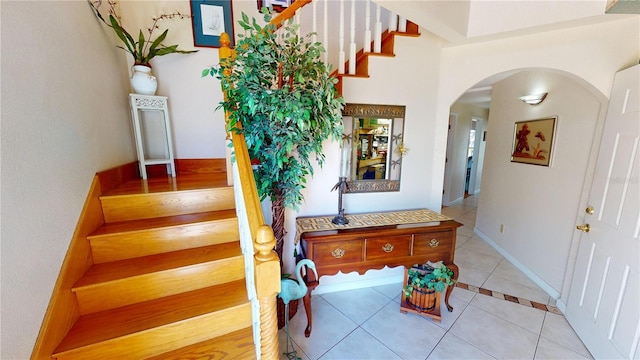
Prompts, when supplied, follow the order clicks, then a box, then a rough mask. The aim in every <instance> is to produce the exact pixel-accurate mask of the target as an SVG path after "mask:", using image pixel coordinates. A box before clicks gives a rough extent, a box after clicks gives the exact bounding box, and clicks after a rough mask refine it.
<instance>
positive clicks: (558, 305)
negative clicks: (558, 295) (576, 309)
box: [556, 300, 567, 314]
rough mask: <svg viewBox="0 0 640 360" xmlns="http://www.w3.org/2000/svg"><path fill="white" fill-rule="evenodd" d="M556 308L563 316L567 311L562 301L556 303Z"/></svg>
mask: <svg viewBox="0 0 640 360" xmlns="http://www.w3.org/2000/svg"><path fill="white" fill-rule="evenodd" d="M556 307H557V308H558V310H560V312H561V313H563V314H565V311H566V310H567V304H565V303H564V302H563V301H562V300H558V301H556Z"/></svg>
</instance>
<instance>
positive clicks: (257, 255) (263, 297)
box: [219, 0, 417, 359]
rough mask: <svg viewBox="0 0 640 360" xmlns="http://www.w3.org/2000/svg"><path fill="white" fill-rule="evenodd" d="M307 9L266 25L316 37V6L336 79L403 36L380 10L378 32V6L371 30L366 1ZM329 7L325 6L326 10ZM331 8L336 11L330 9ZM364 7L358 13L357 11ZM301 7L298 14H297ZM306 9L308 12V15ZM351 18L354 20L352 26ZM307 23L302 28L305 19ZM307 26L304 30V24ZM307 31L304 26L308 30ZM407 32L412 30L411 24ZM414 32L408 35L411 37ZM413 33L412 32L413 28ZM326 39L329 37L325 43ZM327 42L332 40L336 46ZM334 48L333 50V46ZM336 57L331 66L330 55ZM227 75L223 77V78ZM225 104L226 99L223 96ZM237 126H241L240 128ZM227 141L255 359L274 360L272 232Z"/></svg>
mask: <svg viewBox="0 0 640 360" xmlns="http://www.w3.org/2000/svg"><path fill="white" fill-rule="evenodd" d="M346 2H349V3H350V10H349V14H350V23H349V29H350V32H349V39H350V42H349V47H348V49H349V50H348V61H345V58H346V56H347V55H346V51H345V44H344V37H345V31H344V29H345V3H346ZM309 3H312V0H296V1H294V2H293V3H292V4H291V5H290V6H289V7H287V8H286V9H285V10H284V11H283V12H281V13H280V14H278V15H277V16H276V17H274V18H273V19H272V20H271V22H270V23H271V24H274V25H276V28H280V26H281V25H282V23H283V22H284V21H286V20H288V19H291V18H295V21H296V22H297V23H298V24H300V18H301V17H304V18H305V23H304V24H301V31H304V32H313V33H316V34H317V33H319V31H318V28H317V27H318V26H317V23H318V21H317V19H318V18H319V17H320V15H319V11H318V8H319V7H320V6H318V5H319V4H321V6H322V19H321V20H322V24H323V25H322V27H323V28H322V31H321V33H322V34H323V37H322V39H320V40H319V39H317V38H316V37H317V35H316V37H314V39H313V40H314V41H321V42H322V43H323V46H324V48H325V50H326V52H325V55H324V56H325V57H324V61H325V63H327V64H331V63H333V67H334V68H335V65H336V64H337V73H336V74H337V75H338V77H340V78H341V77H342V75H347V76H348V75H354V76H357V75H362V74H358V73H357V69H356V63H357V62H358V59H359V57H361V56H363V55H364V54H370V53H374V54H375V53H385V52H386V51H387V49H385V48H384V46H383V44H382V43H383V41H382V40H383V39H384V37H385V35H386V34H389V33H391V32H394V31H400V32H405V31H407V21H406V19H403V18H400V17H398V16H397V15H395V14H393V13H390V12H388V11H386V10H385V16H386V18H387V21H388V22H389V28H388V30H385V31H384V32H383V31H382V14H383V13H382V11H381V10H383V9H381V7H380V6H379V5H375V15H374V19H375V22H374V24H373V28H372V24H371V15H372V6H371V5H372V4H371V0H365V1H361V0H340V1H339V2H336V1H331V0H315V1H313V3H312V5H313V6H311V7H305V5H307V4H309ZM330 5H331V6H330ZM336 6H338V7H337V8H336ZM363 6H364V8H363ZM303 7H305V9H304V11H299V10H301V9H302V8H303ZM309 8H311V9H309ZM330 13H331V14H336V13H339V16H338V17H336V16H333V15H331V18H332V19H336V18H339V31H338V33H337V34H335V33H334V34H330V33H329V31H330V30H331V29H334V30H335V28H336V27H335V20H332V24H333V26H332V27H330V26H329V20H328V19H329V18H330ZM356 14H360V15H362V16H360V19H359V20H362V22H358V21H356ZM309 17H311V20H310V21H309V22H307V20H308V18H309ZM309 23H310V24H309ZM309 25H310V26H309ZM410 26H414V25H413V24H411V25H410ZM413 30H414V29H412V31H413ZM356 32H357V33H358V34H360V36H361V40H360V41H362V44H363V47H362V48H361V50H360V51H359V52H356V40H357V39H356ZM415 32H416V33H417V26H416V27H415ZM329 35H331V36H332V37H331V38H330V37H329ZM332 39H338V41H337V43H338V44H336V41H334V40H332ZM220 45H221V47H220V49H219V58H220V63H224V62H225V61H228V59H233V58H234V57H235V50H234V49H231V48H230V41H229V37H228V35H227V34H226V33H223V34H222V35H221V37H220ZM333 45H337V46H333ZM334 53H337V57H336V58H337V60H336V59H333V58H332V57H331V56H330V54H334ZM227 75H228V74H227ZM223 92H224V91H223ZM224 97H225V100H226V93H225V94H224ZM228 121H229V114H228V113H226V114H225V126H227V125H228ZM240 125H241V124H240ZM227 141H230V142H232V143H233V151H234V154H235V162H234V163H233V164H232V163H231V161H230V159H231V153H230V152H228V153H227V169H228V172H227V176H228V182H229V184H230V185H231V184H232V183H233V184H235V187H234V189H235V193H236V209H237V213H238V220H239V225H240V242H241V244H242V248H243V252H244V254H245V263H246V272H247V277H246V278H247V288H248V293H249V297H250V299H251V301H252V304H253V308H254V316H253V318H254V338H255V341H256V344H257V349H256V355H257V357H258V359H260V358H263V359H276V358H279V350H278V327H277V307H276V296H277V294H278V292H279V291H280V264H279V260H278V256H277V255H276V253H275V252H274V251H273V248H274V246H275V243H276V242H275V238H274V235H273V230H272V229H271V227H270V226H268V225H266V224H265V221H264V215H263V213H262V207H261V204H260V200H259V196H258V190H257V188H256V183H255V179H254V175H253V169H252V167H251V159H250V158H249V152H248V150H247V145H246V141H245V139H244V135H242V134H237V133H235V132H230V133H228V137H227Z"/></svg>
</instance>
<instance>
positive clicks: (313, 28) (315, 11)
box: [311, 1, 318, 43]
mask: <svg viewBox="0 0 640 360" xmlns="http://www.w3.org/2000/svg"><path fill="white" fill-rule="evenodd" d="M312 4H313V5H312V6H313V22H312V24H313V25H312V26H311V31H312V32H313V35H311V41H313V43H315V42H317V41H318V24H317V16H318V2H317V1H314V2H312Z"/></svg>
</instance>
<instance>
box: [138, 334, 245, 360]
mask: <svg viewBox="0 0 640 360" xmlns="http://www.w3.org/2000/svg"><path fill="white" fill-rule="evenodd" d="M190 359H207V360H222V359H242V360H253V359H256V348H255V345H254V343H253V329H252V328H251V327H247V328H244V329H241V330H238V331H234V332H232V333H229V334H226V335H224V336H219V337H217V338H214V339H211V340H207V341H203V342H200V343H197V344H193V345H189V346H187V347H184V348H181V349H177V350H174V351H170V352H168V353H164V354H161V355H158V356H154V357H150V358H148V359H146V360H190Z"/></svg>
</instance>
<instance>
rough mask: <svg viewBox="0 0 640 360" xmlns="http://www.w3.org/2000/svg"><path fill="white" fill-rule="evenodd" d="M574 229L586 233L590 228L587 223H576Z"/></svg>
mask: <svg viewBox="0 0 640 360" xmlns="http://www.w3.org/2000/svg"><path fill="white" fill-rule="evenodd" d="M576 229H578V230H580V231H584V232H586V233H588V232H589V231H590V230H591V225H589V224H584V225H578V226H576Z"/></svg>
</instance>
